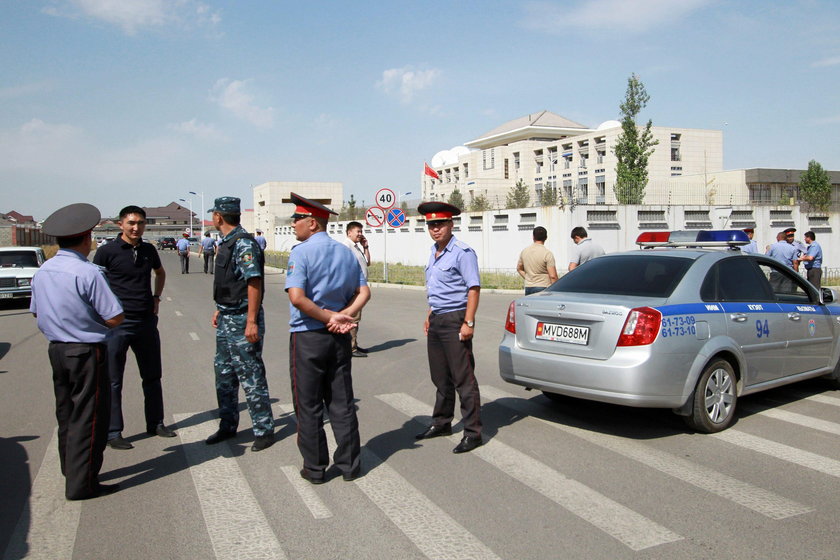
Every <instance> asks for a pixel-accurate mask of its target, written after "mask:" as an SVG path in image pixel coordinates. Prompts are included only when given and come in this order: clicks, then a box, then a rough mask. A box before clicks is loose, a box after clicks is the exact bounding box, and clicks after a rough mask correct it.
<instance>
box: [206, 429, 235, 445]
mask: <svg viewBox="0 0 840 560" xmlns="http://www.w3.org/2000/svg"><path fill="white" fill-rule="evenodd" d="M233 437H236V430H221V429H220V430H219V431H218V432H216V433H215V434H213V435H212V436H210V437H209V438H207V439H205V440H204V443H206V444H207V445H215V444H217V443H220V442H222V441H225V440H226V439H231V438H233Z"/></svg>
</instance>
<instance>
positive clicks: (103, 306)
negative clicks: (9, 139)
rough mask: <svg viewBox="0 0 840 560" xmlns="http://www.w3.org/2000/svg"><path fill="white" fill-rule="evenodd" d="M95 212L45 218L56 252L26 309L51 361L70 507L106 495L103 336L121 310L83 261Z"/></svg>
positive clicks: (75, 208)
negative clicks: (102, 471)
mask: <svg viewBox="0 0 840 560" xmlns="http://www.w3.org/2000/svg"><path fill="white" fill-rule="evenodd" d="M99 218H100V214H99V210H97V209H96V208H95V207H94V206H91V205H90V204H71V205H70V206H65V207H64V208H61V209H60V210H57V211H55V212H54V213H53V214H52V215H50V217H49V218H47V219H46V220H45V221H44V223H43V226H42V230H43V231H44V233H46V234H47V235H53V236H55V237H56V238H57V241H58V246H59V250H58V253H57V254H56V255H55V256H54V257H53V258H51V259H49V260H48V261H47V262H46V263H44V265H43V266H42V267H41V268H40V269H39V270H38V271H37V272H36V273H35V276H34V277H33V279H32V300H31V302H30V306H29V310H30V311H31V312H32V313H33V314H34V315H35V317H36V318H37V320H38V328H39V329H40V330H41V332H43V333H44V336H46V338H47V340H49V341H50V345H49V356H50V365H51V366H52V370H53V387H54V389H55V416H56V419H57V420H58V456H59V459H60V462H61V474H63V475H64V477H65V490H64V491H65V496H66V497H67V499H68V500H85V499H89V498H96V497H98V496H102V495H105V494H110V493H112V492H114V491H116V490H117V489H118V487H119V486H118V485H116V484H112V485H106V484H100V483H99V469H101V468H102V455H103V452H104V450H105V441H106V438H107V435H108V409H109V401H110V391H109V382H108V381H109V380H108V352H107V349H106V347H105V342H106V340H107V338H108V334H109V330H110V329H112V328H114V327H116V326H117V325H119V324H120V323H121V322H122V320H123V309H122V306H121V305H120V302H119V300H118V299H117V297H116V296H115V295H114V294H113V292H111V289H110V288H109V286H108V281H107V279H106V278H105V275H104V274H103V273H102V271H101V270H100V269H99V267H97V266H95V265H93V264H91V263H90V262H88V260H87V255H88V253H90V250H91V246H92V244H93V241H92V239H91V236H90V233H91V230H92V229H93V227H94V226H95V225H97V224H98V223H99Z"/></svg>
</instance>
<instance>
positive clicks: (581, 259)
mask: <svg viewBox="0 0 840 560" xmlns="http://www.w3.org/2000/svg"><path fill="white" fill-rule="evenodd" d="M572 241H574V242H575V245H577V248H576V251H575V252H574V254H573V255H572V259H571V260H570V261H569V272H571V271H572V270H574V269H576V268H577V267H579V266H580V265H582V264H583V263H585V262H586V261H591V260H592V259H594V258H595V257H600V256H601V255H603V254H604V248H603V247H601V246H600V245H598V244H597V243H595V242H594V241H592V240H591V239H589V237H587V234H586V228H583V227H581V226H578V227H576V228H574V229H572Z"/></svg>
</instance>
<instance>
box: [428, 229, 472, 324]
mask: <svg viewBox="0 0 840 560" xmlns="http://www.w3.org/2000/svg"><path fill="white" fill-rule="evenodd" d="M436 252H437V244H434V245H432V252H431V254H430V255H429V263H428V264H427V265H426V298H427V299H428V301H429V307H430V308H431V309H432V313H435V314H439V313H449V312H450V311H458V310H461V309H466V308H467V292H468V291H469V289H470V288H472V287H475V286H481V279H480V277H479V273H478V257H477V256H476V254H475V251H473V249H472V247H470V246H469V245H467V244H466V243H464V242H463V241H458V240H457V239H455V236H452V239H450V240H449V243H447V244H446V247H445V248H444V249H443V252H442V253H441V254H440V256H438V257H435V253H436Z"/></svg>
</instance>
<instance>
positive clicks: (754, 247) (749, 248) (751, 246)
mask: <svg viewBox="0 0 840 560" xmlns="http://www.w3.org/2000/svg"><path fill="white" fill-rule="evenodd" d="M741 252H742V253H758V243H756V242H755V239H753V240H752V241H750V242H749V243H747V244H746V245H744V246H743V247H741Z"/></svg>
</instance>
